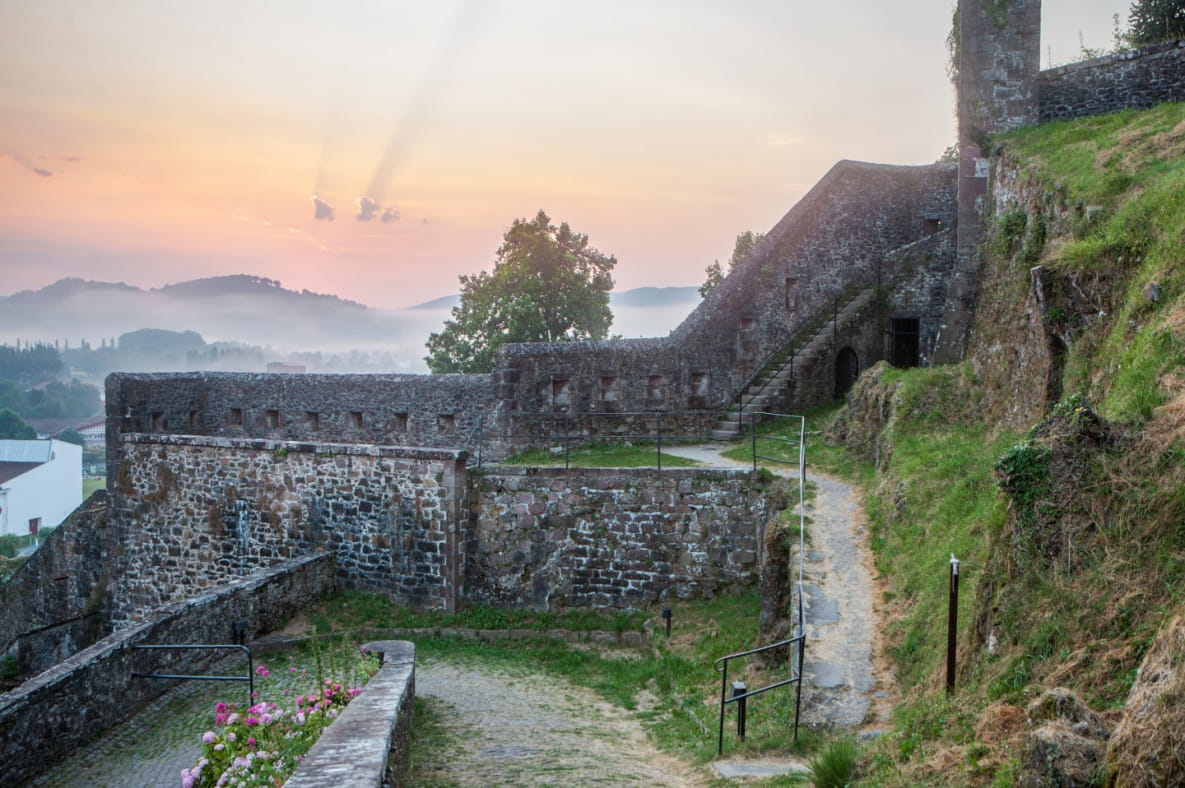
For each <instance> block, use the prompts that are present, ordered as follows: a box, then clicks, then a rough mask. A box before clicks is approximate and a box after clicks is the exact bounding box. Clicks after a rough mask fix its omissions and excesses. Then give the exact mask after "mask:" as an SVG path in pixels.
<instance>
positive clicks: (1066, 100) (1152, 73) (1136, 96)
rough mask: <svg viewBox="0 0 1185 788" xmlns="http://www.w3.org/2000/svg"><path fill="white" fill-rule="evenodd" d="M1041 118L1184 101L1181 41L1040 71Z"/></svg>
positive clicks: (1183, 46)
mask: <svg viewBox="0 0 1185 788" xmlns="http://www.w3.org/2000/svg"><path fill="white" fill-rule="evenodd" d="M1040 86H1041V87H1040V95H1041V122H1042V123H1044V122H1046V121H1050V120H1069V119H1071V118H1081V117H1086V116H1088V115H1103V114H1106V113H1108V112H1118V111H1120V110H1123V109H1148V108H1149V107H1154V106H1156V105H1157V104H1163V103H1164V102H1166V101H1185V41H1166V42H1164V43H1162V44H1153V45H1152V46H1147V47H1142V48H1140V49H1135V50H1132V51H1130V52H1120V53H1118V54H1114V55H1106V56H1105V57H1099V58H1094V59H1093V60H1086V61H1083V62H1081V63H1071V64H1070V65H1068V66H1061V67H1059V68H1051V69H1049V70H1048V71H1042V72H1041V81H1040Z"/></svg>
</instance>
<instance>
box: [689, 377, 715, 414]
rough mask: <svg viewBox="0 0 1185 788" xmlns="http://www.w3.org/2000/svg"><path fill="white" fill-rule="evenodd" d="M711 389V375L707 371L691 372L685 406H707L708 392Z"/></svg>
mask: <svg viewBox="0 0 1185 788" xmlns="http://www.w3.org/2000/svg"><path fill="white" fill-rule="evenodd" d="M711 390H712V376H711V374H709V373H707V372H692V373H691V391H690V393H689V395H688V397H687V407H689V408H706V407H708V393H709V392H710V391H711Z"/></svg>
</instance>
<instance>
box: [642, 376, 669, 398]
mask: <svg viewBox="0 0 1185 788" xmlns="http://www.w3.org/2000/svg"><path fill="white" fill-rule="evenodd" d="M666 400H667V376H666V375H651V376H650V377H649V378H647V380H646V403H647V404H648V405H661V404H662V403H664V402H666Z"/></svg>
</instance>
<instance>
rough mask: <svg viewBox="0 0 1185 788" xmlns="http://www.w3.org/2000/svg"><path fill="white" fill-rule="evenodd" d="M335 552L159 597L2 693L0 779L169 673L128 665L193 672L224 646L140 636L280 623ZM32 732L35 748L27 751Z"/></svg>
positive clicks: (95, 725) (216, 635)
mask: <svg viewBox="0 0 1185 788" xmlns="http://www.w3.org/2000/svg"><path fill="white" fill-rule="evenodd" d="M333 576H334V571H333V558H332V556H329V555H313V556H307V557H304V558H299V559H295V560H293V561H289V562H286V563H284V564H281V565H279V566H276V567H271V568H269V569H264V570H261V571H258V572H254V573H251V574H249V575H247V576H245V577H242V578H237V579H235V580H234V581H232V582H229V583H228V584H226V585H225V586H223V587H221V588H218V589H215V590H211V591H209V592H208V593H206V594H204V595H201V596H194V597H192V598H190V599H187V600H185V601H180V602H175V603H172V604H169V605H165V606H163V607H161V608H159V609H157V610H155V611H153V613H152V614H151V615H150V616H147V617H146V618H145V620H143V621H142V622H140V623H138V624H136V625H134V626H131V627H128V628H125V629H123V630H121V631H118V632H115V633H113V634H111V635H108V636H107V637H105V638H103V639H102V640H100V641H99V642H97V643H95V644H94V645H92V646H90V647H88V648H86V649H84V650H82V651H80V652H78V653H77V654H74V655H73V656H71V657H69V658H67V659H65V660H63V661H62V662H60V663H58V664H57V665H55V666H54V667H52V668H50V669H49V670H47V671H45V672H44V673H41V674H40V675H38V676H36V677H34V678H32V679H30V680H28V681H26V682H25V683H24V684H22V685H20V686H19V687H17V688H16V689H14V690H13V691H12V692H9V693H8V694H6V695H2V696H0V730H3V731H4V736H3V737H0V785H21V784H23V783H24V782H26V781H27V780H29V779H31V778H32V777H34V776H36V775H37V774H38V773H39V772H40V771H41V770H42V769H43V768H44V767H45V766H46V765H48V764H50V763H52V762H54V761H55V760H57V759H59V758H61V757H63V756H64V755H66V754H68V753H70V752H72V751H73V750H75V749H76V748H77V747H79V746H80V745H82V744H85V743H86V742H88V741H91V740H92V739H93V738H95V737H96V736H98V735H100V734H101V733H102V732H103V731H105V730H107V729H108V728H110V727H112V726H115V725H118V724H120V723H121V722H124V721H125V720H127V719H129V718H130V717H131V716H132V715H133V714H135V713H136V711H137V710H139V709H140V708H141V707H142V706H144V705H145V704H147V703H149V702H151V701H152V700H154V699H155V698H157V697H158V696H160V695H161V694H162V693H163V692H165V691H166V690H167V689H169V688H170V687H172V686H174V685H175V683H176V682H174V681H168V680H163V679H146V678H136V677H134V676H133V675H132V674H133V673H180V674H196V673H202V672H203V670H204V669H205V668H206V667H207V666H208V665H209V664H210V663H211V662H212V661H214V660H215V659H218V658H221V657H224V656H226V652H225V651H189V650H184V651H157V650H152V651H144V650H137V649H136V648H135V647H136V646H139V645H150V644H185V643H234V642H235V632H234V628H233V625H234V622H236V621H240V620H243V621H246V630H245V631H244V632H243V633H242V634H243V637H244V638H246V639H250V638H252V637H254V636H255V635H256V634H257V633H259V632H267V631H272V630H274V629H278V628H279V627H281V626H282V625H283V624H284V623H286V622H287V620H288V619H289V618H290V617H291V616H292V615H293V614H294V613H296V612H297V611H298V610H300V609H301V608H303V607H305V606H306V605H308V604H309V603H310V602H312V600H314V599H316V598H318V597H320V596H323V595H324V594H326V593H328V592H329V591H331V590H332V589H333ZM31 742H35V743H36V745H37V748H38V751H37V752H38V757H36V758H30V757H28V748H29V746H30V743H31Z"/></svg>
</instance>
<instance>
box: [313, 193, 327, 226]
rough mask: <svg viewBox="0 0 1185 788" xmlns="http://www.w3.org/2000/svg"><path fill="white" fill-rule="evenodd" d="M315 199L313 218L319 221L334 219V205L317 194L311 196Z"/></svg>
mask: <svg viewBox="0 0 1185 788" xmlns="http://www.w3.org/2000/svg"><path fill="white" fill-rule="evenodd" d="M309 199H310V200H312V201H313V218H314V219H316V220H318V221H326V222H332V221H333V206H332V205H330V204H329V203H327V202H325V201H324V200H322V199H321V198H320V197H318V196H317V195H315V194H314V195H313V196H312V197H310V198H309Z"/></svg>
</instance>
